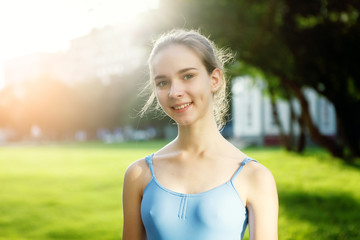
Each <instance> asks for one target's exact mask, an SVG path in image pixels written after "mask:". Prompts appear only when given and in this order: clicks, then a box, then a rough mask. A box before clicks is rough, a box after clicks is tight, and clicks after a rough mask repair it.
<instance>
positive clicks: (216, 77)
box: [210, 68, 222, 93]
mask: <svg viewBox="0 0 360 240" xmlns="http://www.w3.org/2000/svg"><path fill="white" fill-rule="evenodd" d="M221 74H222V73H221V70H220V69H218V68H215V69H214V70H213V71H212V73H211V75H210V77H211V92H212V93H215V92H216V91H217V90H218V89H219V88H220V86H221Z"/></svg>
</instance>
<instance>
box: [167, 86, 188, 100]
mask: <svg viewBox="0 0 360 240" xmlns="http://www.w3.org/2000/svg"><path fill="white" fill-rule="evenodd" d="M182 96H184V89H183V87H182V86H181V84H179V83H172V84H171V88H170V92H169V97H172V98H180V97H182Z"/></svg>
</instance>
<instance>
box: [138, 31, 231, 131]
mask: <svg viewBox="0 0 360 240" xmlns="http://www.w3.org/2000/svg"><path fill="white" fill-rule="evenodd" d="M174 44H178V45H183V46H185V47H188V48H190V49H191V50H193V51H194V52H195V53H196V54H197V55H198V56H199V58H200V59H201V61H202V63H203V64H204V66H205V68H206V70H207V72H208V74H211V73H212V72H213V70H214V69H216V68H217V69H220V71H221V73H222V74H221V84H220V87H219V89H218V90H217V91H216V92H215V93H214V99H213V111H214V118H215V121H216V124H217V126H218V128H219V129H221V128H222V127H224V125H225V123H226V114H227V111H228V108H229V102H228V100H227V98H226V78H225V70H224V64H225V63H227V62H228V61H229V60H231V59H232V54H231V52H230V51H229V50H226V49H225V50H224V49H218V48H217V47H216V46H215V44H214V43H213V42H212V41H211V40H209V39H208V38H207V37H205V36H203V35H202V34H200V33H199V32H198V31H196V30H184V29H174V30H171V31H170V32H168V33H165V34H163V35H161V36H160V37H159V38H158V39H157V40H156V41H155V42H154V45H153V48H152V51H151V53H150V56H149V59H148V65H149V71H150V81H149V82H148V84H147V86H146V89H149V90H151V94H150V96H149V98H148V100H147V101H146V103H145V105H144V106H143V108H142V109H141V111H140V116H143V115H144V114H145V112H146V111H147V110H148V109H149V108H151V107H152V106H153V105H154V103H155V102H156V106H155V107H154V108H155V109H156V110H159V109H161V107H160V105H159V103H157V101H156V95H155V91H154V89H155V85H154V81H153V79H152V75H153V74H152V68H151V66H152V60H153V58H154V57H155V56H156V55H157V54H158V53H159V52H161V51H162V50H163V49H165V48H167V47H169V46H171V45H174Z"/></svg>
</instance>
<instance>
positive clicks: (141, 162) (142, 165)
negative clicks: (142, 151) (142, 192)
mask: <svg viewBox="0 0 360 240" xmlns="http://www.w3.org/2000/svg"><path fill="white" fill-rule="evenodd" d="M124 179H125V180H124V181H126V182H129V183H131V184H133V185H134V187H136V186H138V187H141V188H143V187H144V184H145V182H148V181H149V180H150V179H151V172H150V169H149V165H148V164H147V162H146V160H145V157H144V158H141V159H138V160H136V161H135V162H133V163H132V164H131V165H130V166H129V167H128V168H127V169H126V172H125V176H124Z"/></svg>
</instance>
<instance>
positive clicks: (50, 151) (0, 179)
mask: <svg viewBox="0 0 360 240" xmlns="http://www.w3.org/2000/svg"><path fill="white" fill-rule="evenodd" d="M164 144H165V142H161V141H159V142H156V141H152V142H143V143H124V144H114V145H105V144H101V143H85V144H66V145H54V146H49V145H47V146H16V147H15V146H14V147H10V146H9V147H1V148H0V240H20V239H36V240H38V239H39V240H40V239H74V240H75V239H97V240H101V239H121V232H122V210H121V193H122V181H123V175H124V172H125V170H126V168H127V166H128V165H129V164H130V163H131V162H133V161H134V160H136V159H139V158H141V157H143V156H145V155H147V154H150V153H152V152H154V151H156V149H158V148H160V147H161V146H163V145H164ZM244 151H245V153H247V154H248V155H249V156H251V157H253V158H255V159H257V160H259V161H260V162H261V163H262V164H263V165H265V166H266V167H268V168H269V169H270V170H271V171H272V173H273V175H274V177H275V179H276V181H277V186H278V192H279V201H280V215H279V239H360V230H359V229H360V191H359V190H360V187H359V186H360V184H359V183H360V169H359V167H356V166H350V165H346V164H344V163H343V162H341V161H340V160H337V159H334V158H332V157H331V156H329V155H328V154H327V153H325V152H323V151H321V150H318V149H312V150H308V151H307V152H306V154H305V155H297V154H293V153H287V152H285V151H283V150H281V149H279V148H261V149H260V148H249V149H245V150H244ZM245 239H247V238H245Z"/></svg>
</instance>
